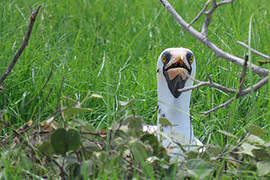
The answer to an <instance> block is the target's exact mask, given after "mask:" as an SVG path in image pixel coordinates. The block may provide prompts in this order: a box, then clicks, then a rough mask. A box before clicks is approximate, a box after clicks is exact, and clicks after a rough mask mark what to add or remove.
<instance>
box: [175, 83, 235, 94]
mask: <svg viewBox="0 0 270 180" xmlns="http://www.w3.org/2000/svg"><path fill="white" fill-rule="evenodd" d="M195 81H196V83H197V84H196V85H195V86H191V87H187V88H182V89H178V91H179V92H186V91H190V90H193V89H197V88H199V87H201V86H208V87H212V88H216V89H219V90H221V91H223V92H227V93H236V92H237V90H236V89H232V88H227V87H225V86H222V85H220V84H218V83H214V82H210V81H209V82H206V81H198V80H195Z"/></svg>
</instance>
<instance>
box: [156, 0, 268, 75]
mask: <svg viewBox="0 0 270 180" xmlns="http://www.w3.org/2000/svg"><path fill="white" fill-rule="evenodd" d="M160 2H161V3H162V4H163V6H164V7H165V8H166V9H167V10H168V12H169V13H170V14H171V15H172V16H173V17H174V18H175V20H176V21H177V22H178V23H179V25H180V26H181V27H182V28H183V29H184V30H186V31H187V32H189V33H190V34H191V35H192V36H193V37H195V38H196V39H198V40H199V41H201V42H202V43H203V44H204V45H206V46H207V47H209V48H210V49H212V50H213V51H214V52H215V54H216V55H217V56H218V57H221V58H224V59H226V60H228V61H230V62H232V63H234V64H236V65H239V66H243V65H244V59H242V58H239V57H236V56H234V55H232V54H229V53H227V52H225V51H223V50H222V49H220V48H219V47H217V46H216V45H215V44H214V43H212V42H211V41H210V40H209V39H207V37H206V36H203V34H202V33H200V32H198V31H197V30H196V29H194V28H193V27H188V23H187V22H186V21H185V20H184V19H183V18H182V17H181V16H180V15H179V14H178V13H177V12H176V11H175V9H174V8H173V7H172V6H171V4H170V3H169V2H168V1H167V0H160ZM248 66H251V69H252V71H253V72H255V73H256V74H258V75H260V76H263V77H265V76H267V75H268V73H269V71H268V70H267V69H265V68H262V67H259V66H256V65H254V64H251V63H248Z"/></svg>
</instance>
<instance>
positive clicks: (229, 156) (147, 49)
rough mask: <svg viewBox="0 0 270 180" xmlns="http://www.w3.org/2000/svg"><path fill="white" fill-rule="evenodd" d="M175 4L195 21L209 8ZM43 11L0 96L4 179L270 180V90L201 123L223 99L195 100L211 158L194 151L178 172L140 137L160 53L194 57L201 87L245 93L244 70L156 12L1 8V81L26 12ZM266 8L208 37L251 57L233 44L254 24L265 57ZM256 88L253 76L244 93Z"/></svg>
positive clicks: (150, 5) (124, 4)
mask: <svg viewBox="0 0 270 180" xmlns="http://www.w3.org/2000/svg"><path fill="white" fill-rule="evenodd" d="M172 3H173V4H174V6H175V7H176V9H177V11H178V12H179V13H180V14H181V15H183V17H185V18H186V19H187V20H190V21H191V20H192V19H193V18H194V17H195V16H196V14H197V13H198V12H199V10H200V8H201V7H202V4H203V3H204V1H203V0H199V1H193V2H190V1H182V0H179V1H174V2H172ZM39 4H41V5H42V8H41V11H40V14H39V16H38V19H37V22H36V24H35V26H34V29H33V34H32V36H31V39H30V43H29V46H28V47H27V48H26V50H25V52H24V53H23V55H22V56H21V57H20V60H19V62H18V63H17V64H16V66H15V68H14V70H13V72H11V74H10V76H9V77H8V79H6V81H5V82H4V84H2V85H3V90H2V91H1V92H0V99H1V101H0V119H1V125H2V126H3V128H2V131H1V135H2V138H1V161H0V164H1V167H2V169H1V177H2V178H6V179H22V178H29V179H30V178H34V179H41V178H42V177H43V176H44V177H45V176H46V177H49V178H52V179H53V178H58V177H59V176H62V177H70V178H78V179H79V178H85V179H87V178H102V179H119V178H131V177H134V178H138V179H144V178H145V179H156V178H157V179H158V178H164V179H171V178H173V177H189V178H191V179H203V178H223V179H230V178H239V179H246V178H252V179H255V178H266V179H267V178H269V169H270V167H269V166H270V165H269V164H270V163H269V161H270V157H269V153H270V152H269V151H270V149H269V130H270V127H269V123H270V122H269V120H270V111H269V109H270V103H269V94H270V93H269V92H270V88H269V85H268V87H264V88H262V89H261V90H260V92H256V93H253V94H251V95H250V96H247V97H244V98H241V99H239V100H237V101H235V102H234V103H233V104H232V105H230V106H229V107H228V108H226V109H223V110H219V111H217V112H215V113H212V114H211V115H209V116H204V115H201V114H199V112H200V111H204V110H207V109H209V108H211V107H213V106H215V105H217V104H220V103H222V102H224V101H225V100H227V95H226V94H224V93H221V92H219V91H216V90H214V89H209V88H207V87H203V88H201V89H198V90H195V91H193V93H192V100H191V102H192V104H191V112H192V115H193V127H194V130H195V134H196V136H197V137H199V139H201V140H202V141H203V142H204V144H205V145H206V151H205V152H202V153H199V152H195V151H191V152H187V153H186V154H185V157H184V159H183V161H182V163H180V164H179V163H176V162H172V161H170V160H169V157H168V156H167V154H166V153H165V149H163V148H162V147H161V146H160V144H159V142H158V140H157V139H156V137H155V136H153V135H150V134H146V133H143V132H142V131H141V126H142V123H143V122H147V123H151V124H154V123H155V121H156V113H155V111H156V108H155V106H156V103H157V100H156V81H155V68H156V59H157V57H158V55H159V53H160V52H161V51H162V50H163V49H164V48H167V47H173V46H183V47H188V48H190V49H191V50H192V51H193V52H194V54H195V57H196V62H197V75H196V78H197V79H202V80H203V79H206V76H207V74H211V76H212V78H213V80H214V81H215V82H219V83H220V84H224V85H226V86H229V87H236V86H237V85H238V82H239V80H238V79H237V78H236V77H239V74H240V71H239V68H238V67H236V66H234V65H232V64H228V63H227V62H224V61H222V60H221V59H218V58H216V57H215V56H214V54H213V52H211V51H210V50H209V49H207V48H206V47H204V46H203V45H201V44H200V42H198V41H196V40H195V39H193V38H192V37H190V35H189V34H188V33H186V32H184V31H182V30H181V29H180V28H179V27H178V26H177V24H176V22H175V21H174V19H173V18H172V17H170V16H168V14H167V13H166V11H165V10H164V9H163V8H162V6H161V5H160V4H159V2H158V1H139V0H135V1H134V0H133V1H131V0H127V1H117V2H115V1H112V0H106V1H102V0H94V1H84V0H78V1H68V0H60V1H58V2H52V1H48V2H43V1H33V0H29V1H18V0H15V1H9V0H4V1H1V2H0V9H1V11H0V12H1V13H0V49H1V53H0V59H1V60H0V73H1V74H2V72H3V71H4V70H5V68H6V66H7V65H8V63H9V60H10V59H11V58H12V56H13V54H14V53H15V51H16V49H17V47H18V46H19V44H20V42H21V38H22V37H23V35H24V33H25V29H26V24H27V20H28V16H29V11H30V9H29V7H35V6H37V5H39ZM266 4H268V0H260V1H259V0H254V1H235V3H233V5H229V6H224V7H222V8H220V9H219V11H217V14H216V15H215V17H213V23H212V24H211V26H210V30H211V31H210V32H209V36H210V38H211V39H212V40H213V41H214V42H216V43H217V44H219V45H220V46H221V47H222V48H223V49H225V50H227V51H229V52H232V53H233V54H236V55H238V56H243V55H244V53H245V51H246V50H245V49H241V48H239V46H238V45H237V44H236V43H235V42H236V41H237V40H241V41H246V40H247V37H248V24H249V20H250V16H252V17H253V22H252V41H251V44H252V47H254V48H255V49H259V50H261V51H262V52H266V53H267V50H269V49H270V44H269V41H270V33H269V28H268V25H269V19H270V17H269V16H270V15H269V8H270V7H269V6H266ZM200 23H201V20H199V21H198V22H196V24H194V26H195V27H196V26H197V25H199V24H200ZM250 60H251V61H252V62H254V63H255V64H256V61H257V60H260V58H259V57H257V56H255V55H254V56H251V57H250ZM264 67H265V68H268V69H269V65H264ZM50 72H51V73H50ZM258 79H259V77H257V76H252V74H251V73H250V72H248V75H247V80H246V84H245V86H246V87H248V86H249V85H250V84H251V83H253V82H255V81H256V80H258ZM46 81H48V83H46ZM268 84H269V83H268ZM89 91H90V93H89ZM97 94H100V95H97ZM101 95H102V96H101ZM131 99H136V101H134V102H133V101H131V102H130V100H131ZM119 101H126V102H129V103H123V102H122V103H119ZM135 112H136V113H135Z"/></svg>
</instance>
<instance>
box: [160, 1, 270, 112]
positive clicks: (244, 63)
mask: <svg viewBox="0 0 270 180" xmlns="http://www.w3.org/2000/svg"><path fill="white" fill-rule="evenodd" d="M160 2H161V3H162V5H163V6H164V7H165V8H166V9H167V10H168V12H169V13H170V14H171V15H173V17H174V18H175V20H176V21H177V22H178V23H179V25H180V26H181V27H182V28H183V29H184V30H186V31H188V32H189V33H190V34H191V35H192V36H193V37H195V38H196V39H198V40H199V41H201V42H202V43H203V44H204V45H206V46H207V47H208V48H210V49H211V50H212V51H214V52H215V54H216V55H217V56H218V57H221V58H223V59H225V60H228V61H230V62H233V63H234V64H236V65H239V66H241V67H242V72H241V76H240V80H239V87H238V89H232V88H228V87H225V86H222V85H220V84H218V83H215V82H213V81H212V79H210V80H209V81H208V82H204V81H198V80H194V81H195V82H196V83H197V84H196V85H194V86H192V87H188V88H183V89H179V90H178V91H179V92H185V91H190V90H193V89H196V88H199V87H201V86H209V87H212V88H216V89H219V90H221V91H223V92H226V93H232V94H235V96H234V97H232V98H230V99H229V100H228V101H226V102H225V103H223V104H220V105H219V106H217V107H214V108H213V109H211V110H209V111H205V112H202V113H203V114H208V113H210V112H213V111H215V110H217V109H219V108H222V107H226V106H228V105H229V104H230V103H231V102H233V100H235V99H237V98H239V97H241V96H245V95H247V94H249V93H250V92H251V91H256V90H258V89H260V88H261V87H262V86H263V85H265V84H266V83H267V82H268V79H269V77H268V74H269V70H267V69H265V68H262V67H259V66H256V65H255V64H252V63H250V62H248V56H247V55H246V56H245V58H244V59H243V58H239V57H237V56H234V55H232V54H230V53H228V52H225V51H223V50H222V49H220V48H219V47H218V46H217V45H216V44H214V43H213V42H211V41H210V40H209V39H208V37H207V32H208V27H209V24H210V22H211V18H212V15H213V13H214V11H215V10H216V9H217V8H218V7H220V6H222V5H226V4H231V3H233V2H234V0H224V1H220V2H217V0H207V2H206V3H205V5H204V7H203V8H202V10H201V11H200V12H199V14H198V15H197V16H196V17H195V18H194V19H193V20H192V21H191V23H190V24H188V23H187V22H186V21H185V20H184V19H183V18H182V17H181V16H180V15H179V14H178V13H177V12H176V11H175V9H174V8H173V7H172V5H171V4H170V3H169V2H168V1H167V0H160ZM210 2H211V8H210V9H209V10H208V11H206V9H207V7H208V5H209V4H210ZM203 14H204V15H205V19H204V23H203V25H202V28H201V32H199V31H197V30H196V29H194V28H193V27H192V26H191V25H192V24H193V23H194V22H196V21H197V20H198V19H199V17H201V16H202V15H203ZM238 44H240V45H242V46H244V47H246V48H249V47H248V46H247V45H246V44H244V43H242V42H238ZM249 49H250V50H251V52H253V53H255V54H257V55H259V56H261V57H263V58H266V59H268V58H269V56H267V55H265V54H263V53H261V52H259V51H256V50H254V49H252V48H249ZM266 63H268V62H267V61H266ZM247 67H251V70H252V71H253V72H254V73H256V74H258V75H259V76H262V77H264V78H263V79H262V80H260V81H259V82H257V83H256V84H254V85H252V86H251V87H249V88H246V89H243V83H244V80H245V75H246V70H247Z"/></svg>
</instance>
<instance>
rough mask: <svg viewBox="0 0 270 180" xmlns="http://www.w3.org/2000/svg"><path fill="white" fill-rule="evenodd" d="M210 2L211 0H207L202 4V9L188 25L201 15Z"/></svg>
mask: <svg viewBox="0 0 270 180" xmlns="http://www.w3.org/2000/svg"><path fill="white" fill-rule="evenodd" d="M210 2H211V0H208V1H207V2H206V3H205V5H204V6H203V8H202V10H201V11H200V12H199V14H198V15H197V16H196V17H195V18H194V19H193V20H192V21H191V22H190V23H189V25H188V27H190V26H191V25H192V24H194V23H195V22H196V21H197V20H198V19H199V18H200V17H201V15H202V14H203V13H204V12H205V10H206V9H207V7H208V5H209V3H210Z"/></svg>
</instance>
